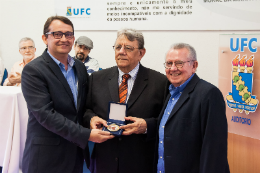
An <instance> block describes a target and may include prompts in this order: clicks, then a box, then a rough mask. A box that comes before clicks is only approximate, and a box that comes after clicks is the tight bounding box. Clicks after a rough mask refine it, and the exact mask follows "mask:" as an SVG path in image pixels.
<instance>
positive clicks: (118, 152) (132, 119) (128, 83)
mask: <svg viewBox="0 0 260 173" xmlns="http://www.w3.org/2000/svg"><path fill="white" fill-rule="evenodd" d="M113 47H114V51H115V60H116V63H117V66H114V67H111V68H108V69H105V70H101V71H98V72H96V73H93V74H92V75H91V76H90V83H89V92H88V93H89V97H88V98H87V104H86V105H87V111H86V113H85V115H84V121H85V125H86V126H90V128H92V129H98V128H101V127H102V126H107V122H106V120H108V112H109V110H108V104H109V102H111V101H112V102H120V103H126V104H127V105H128V109H127V117H125V120H127V125H125V126H121V127H120V129H124V131H123V133H122V135H121V136H119V137H116V138H113V139H110V140H107V141H106V142H104V143H102V144H95V147H94V150H93V154H92V161H93V162H92V163H94V164H93V165H92V166H93V167H92V168H94V172H96V173H104V172H105V173H151V172H152V169H153V157H154V154H155V150H154V147H155V133H156V123H157V117H158V115H159V113H160V111H161V109H162V106H163V102H164V100H165V97H164V96H165V92H164V90H165V85H166V82H167V79H166V77H165V76H164V75H163V74H161V73H159V72H157V71H154V70H151V69H149V68H146V67H144V66H142V65H141V64H140V61H141V59H142V58H143V56H144V55H145V52H146V49H145V48H144V38H143V35H142V33H141V32H139V31H136V30H133V29H123V30H120V31H118V33H117V39H116V42H115V45H114V46H113Z"/></svg>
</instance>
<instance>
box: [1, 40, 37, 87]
mask: <svg viewBox="0 0 260 173" xmlns="http://www.w3.org/2000/svg"><path fill="white" fill-rule="evenodd" d="M19 52H20V54H21V55H22V56H23V59H22V60H20V61H18V62H16V63H15V64H14V65H13V67H12V69H11V73H10V75H8V78H7V79H6V80H5V82H4V84H3V85H4V86H14V85H17V86H21V73H22V71H23V68H24V66H25V65H26V64H28V63H29V62H30V61H31V60H32V59H34V58H35V52H36V48H35V44H34V41H33V40H32V39H31V38H29V37H24V38H22V39H21V40H20V42H19Z"/></svg>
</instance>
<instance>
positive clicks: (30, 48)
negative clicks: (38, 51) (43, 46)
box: [20, 46, 34, 51]
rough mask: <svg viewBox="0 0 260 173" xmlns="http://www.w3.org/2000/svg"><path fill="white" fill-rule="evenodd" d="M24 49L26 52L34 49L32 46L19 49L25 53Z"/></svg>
mask: <svg viewBox="0 0 260 173" xmlns="http://www.w3.org/2000/svg"><path fill="white" fill-rule="evenodd" d="M26 49H28V50H33V49H34V47H33V46H28V47H21V48H20V50H21V51H26Z"/></svg>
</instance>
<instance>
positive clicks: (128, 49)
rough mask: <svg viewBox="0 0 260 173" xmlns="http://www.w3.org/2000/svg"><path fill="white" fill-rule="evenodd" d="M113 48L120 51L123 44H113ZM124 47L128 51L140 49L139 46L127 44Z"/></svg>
mask: <svg viewBox="0 0 260 173" xmlns="http://www.w3.org/2000/svg"><path fill="white" fill-rule="evenodd" d="M113 49H114V50H115V51H120V50H121V49H122V45H120V44H119V45H116V46H113ZM124 49H125V51H126V52H133V51H134V49H139V48H135V47H133V46H129V45H126V46H124Z"/></svg>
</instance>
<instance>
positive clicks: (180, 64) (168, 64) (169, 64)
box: [163, 60, 194, 69]
mask: <svg viewBox="0 0 260 173" xmlns="http://www.w3.org/2000/svg"><path fill="white" fill-rule="evenodd" d="M192 61H194V60H190V61H175V62H165V63H163V64H164V67H165V68H166V69H171V68H172V65H173V64H174V65H175V67H177V68H178V69H179V68H182V67H183V66H184V64H185V63H186V62H192Z"/></svg>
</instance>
